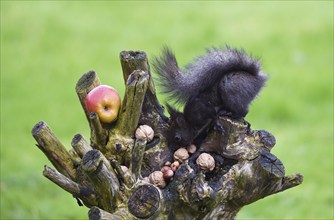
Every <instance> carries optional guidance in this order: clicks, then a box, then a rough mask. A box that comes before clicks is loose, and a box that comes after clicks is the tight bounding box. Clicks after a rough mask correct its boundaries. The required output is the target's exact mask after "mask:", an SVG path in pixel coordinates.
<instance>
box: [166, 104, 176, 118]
mask: <svg viewBox="0 0 334 220" xmlns="http://www.w3.org/2000/svg"><path fill="white" fill-rule="evenodd" d="M166 107H167V111H168V113H169V114H170V117H171V118H173V117H176V116H177V115H178V113H179V112H178V111H177V110H176V109H175V108H173V107H172V106H171V105H169V104H166Z"/></svg>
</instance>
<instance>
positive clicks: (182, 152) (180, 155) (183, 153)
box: [174, 148, 189, 163]
mask: <svg viewBox="0 0 334 220" xmlns="http://www.w3.org/2000/svg"><path fill="white" fill-rule="evenodd" d="M188 158H189V153H188V151H187V150H186V149H185V148H179V149H178V150H177V151H175V152H174V160H176V161H179V162H180V163H183V162H184V161H186V160H187V159H188Z"/></svg>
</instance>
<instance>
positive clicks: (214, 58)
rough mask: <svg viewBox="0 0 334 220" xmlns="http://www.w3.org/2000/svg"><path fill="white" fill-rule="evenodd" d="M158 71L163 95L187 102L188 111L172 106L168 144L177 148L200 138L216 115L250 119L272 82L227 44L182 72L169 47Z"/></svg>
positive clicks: (156, 65)
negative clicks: (254, 104) (251, 107)
mask: <svg viewBox="0 0 334 220" xmlns="http://www.w3.org/2000/svg"><path fill="white" fill-rule="evenodd" d="M153 67H154V69H155V72H156V73H157V74H158V79H159V80H158V82H159V84H160V86H161V87H162V88H163V89H164V90H163V92H164V93H167V94H169V98H171V99H174V100H176V102H178V103H184V109H183V112H179V111H177V110H176V109H174V108H173V107H172V106H170V105H167V109H168V111H169V113H170V122H169V123H170V129H169V133H168V135H167V141H168V144H169V146H170V147H171V148H172V149H174V150H175V149H177V148H179V147H182V146H183V147H185V146H187V145H189V144H191V143H194V141H196V139H201V138H200V137H201V136H203V134H204V135H205V132H206V131H207V129H209V128H210V127H212V126H209V125H212V123H214V121H215V119H216V118H217V116H228V117H231V118H233V119H241V118H243V117H245V116H246V114H247V113H248V106H249V105H250V103H251V102H252V101H253V99H254V98H255V97H256V96H257V95H258V93H259V92H260V90H261V89H262V87H263V86H264V84H265V82H266V80H267V76H266V75H264V74H263V73H262V72H261V65H260V63H259V61H258V60H257V59H254V58H253V57H251V56H249V55H247V54H246V53H245V51H244V50H241V49H240V50H238V49H232V48H230V47H228V46H225V47H223V48H211V49H208V50H207V54H206V55H203V56H199V57H197V58H196V59H195V60H194V61H193V62H192V63H190V64H188V65H187V66H186V67H185V68H184V69H183V70H181V69H180V68H179V67H178V64H177V61H176V58H175V55H174V53H173V52H172V51H171V49H169V48H168V47H165V48H163V50H162V55H161V56H160V57H156V58H155V60H154V62H153ZM202 138H203V137H202Z"/></svg>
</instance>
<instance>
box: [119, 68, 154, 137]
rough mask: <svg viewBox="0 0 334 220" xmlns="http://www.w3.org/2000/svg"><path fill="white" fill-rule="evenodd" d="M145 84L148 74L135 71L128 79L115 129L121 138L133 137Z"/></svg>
mask: <svg viewBox="0 0 334 220" xmlns="http://www.w3.org/2000/svg"><path fill="white" fill-rule="evenodd" d="M147 83H148V74H147V73H145V72H143V71H141V70H135V71H134V72H133V73H131V74H130V76H129V77H128V80H127V83H126V90H125V97H124V100H123V103H122V107H121V111H120V115H119V119H118V121H117V124H116V128H115V129H116V130H117V131H118V133H119V134H120V135H122V136H128V137H133V136H134V132H135V130H136V128H137V126H138V121H139V116H140V112H141V109H142V105H143V101H144V97H145V93H146V89H147Z"/></svg>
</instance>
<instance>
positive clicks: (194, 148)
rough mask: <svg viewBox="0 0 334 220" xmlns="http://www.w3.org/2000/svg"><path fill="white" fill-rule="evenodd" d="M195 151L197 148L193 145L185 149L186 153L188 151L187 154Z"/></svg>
mask: <svg viewBox="0 0 334 220" xmlns="http://www.w3.org/2000/svg"><path fill="white" fill-rule="evenodd" d="M196 150H197V148H196V146H195V145H194V144H190V145H189V146H188V147H187V151H188V153H190V154H193V153H195V152H196Z"/></svg>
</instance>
